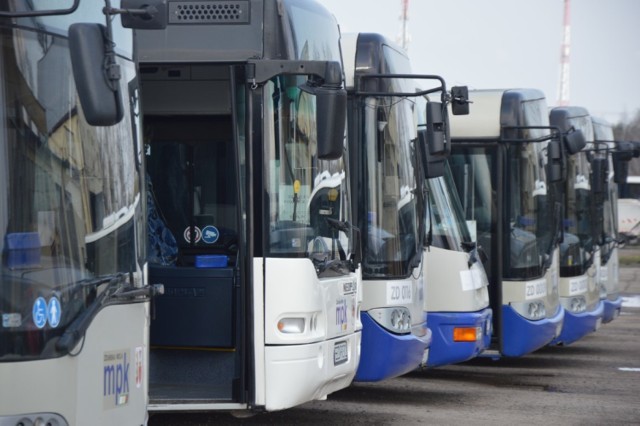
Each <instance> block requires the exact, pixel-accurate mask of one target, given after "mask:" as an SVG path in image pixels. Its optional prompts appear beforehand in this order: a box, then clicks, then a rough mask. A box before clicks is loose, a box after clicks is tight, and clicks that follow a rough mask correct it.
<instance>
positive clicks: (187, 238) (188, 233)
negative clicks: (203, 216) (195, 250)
mask: <svg viewBox="0 0 640 426" xmlns="http://www.w3.org/2000/svg"><path fill="white" fill-rule="evenodd" d="M193 233H194V234H195V240H196V241H195V242H196V243H199V242H200V240H201V239H202V231H201V230H200V228H198V227H197V226H194V227H193ZM182 236H183V237H184V240H185V241H186V242H188V243H190V242H191V227H190V226H187V227H186V228H185V230H184V232H183V234H182Z"/></svg>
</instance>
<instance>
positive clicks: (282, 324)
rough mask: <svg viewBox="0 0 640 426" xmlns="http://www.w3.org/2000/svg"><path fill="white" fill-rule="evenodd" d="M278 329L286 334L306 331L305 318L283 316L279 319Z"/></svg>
mask: <svg viewBox="0 0 640 426" xmlns="http://www.w3.org/2000/svg"><path fill="white" fill-rule="evenodd" d="M278 331H279V332H281V333H285V334H296V333H297V334H299V333H302V332H304V318H281V319H280V321H278Z"/></svg>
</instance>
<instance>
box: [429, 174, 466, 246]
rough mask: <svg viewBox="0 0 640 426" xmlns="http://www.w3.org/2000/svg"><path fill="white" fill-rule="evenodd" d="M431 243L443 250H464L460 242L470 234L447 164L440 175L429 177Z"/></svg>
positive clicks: (464, 240)
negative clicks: (433, 177) (442, 174)
mask: <svg viewBox="0 0 640 426" xmlns="http://www.w3.org/2000/svg"><path fill="white" fill-rule="evenodd" d="M428 182H429V201H430V203H429V208H430V209H431V220H432V222H431V227H432V237H433V241H432V244H433V245H434V246H435V247H440V248H442V249H445V250H454V251H464V248H463V246H462V244H463V243H464V242H470V241H471V236H470V235H469V230H468V228H467V224H466V223H465V221H464V216H463V213H462V210H461V205H460V201H459V199H458V192H457V191H456V190H455V189H454V188H455V182H454V180H453V176H452V174H451V168H450V167H449V165H448V164H447V165H446V167H445V174H444V176H442V177H439V178H435V179H429V180H428Z"/></svg>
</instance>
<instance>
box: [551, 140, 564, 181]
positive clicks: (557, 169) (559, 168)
mask: <svg viewBox="0 0 640 426" xmlns="http://www.w3.org/2000/svg"><path fill="white" fill-rule="evenodd" d="M547 164H548V166H547V173H548V175H549V176H548V178H549V182H560V181H561V180H563V179H564V173H563V162H562V147H561V145H560V141H559V140H557V139H552V140H551V141H550V142H549V145H547Z"/></svg>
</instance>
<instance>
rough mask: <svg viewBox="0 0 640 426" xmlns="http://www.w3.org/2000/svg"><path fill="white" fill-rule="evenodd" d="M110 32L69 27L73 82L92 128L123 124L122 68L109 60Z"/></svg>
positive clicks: (100, 28) (93, 26)
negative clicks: (108, 34) (120, 69)
mask: <svg viewBox="0 0 640 426" xmlns="http://www.w3.org/2000/svg"><path fill="white" fill-rule="evenodd" d="M106 33H107V28H106V27H105V26H104V25H101V24H86V23H76V24H72V25H71V26H70V27H69V52H70V55H71V67H72V70H73V78H74V80H75V83H76V90H77V91H78V98H79V99H80V104H81V105H82V111H83V112H84V116H85V118H86V120H87V123H89V124H90V125H92V126H113V125H114V124H117V123H119V122H120V120H122V117H123V115H124V109H123V106H122V96H121V94H120V85H119V82H118V80H119V79H120V75H119V68H118V66H117V65H116V64H115V63H114V62H113V61H114V60H113V59H108V55H107V52H106V48H105V46H106V45H107V43H111V42H110V41H107V37H106Z"/></svg>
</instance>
